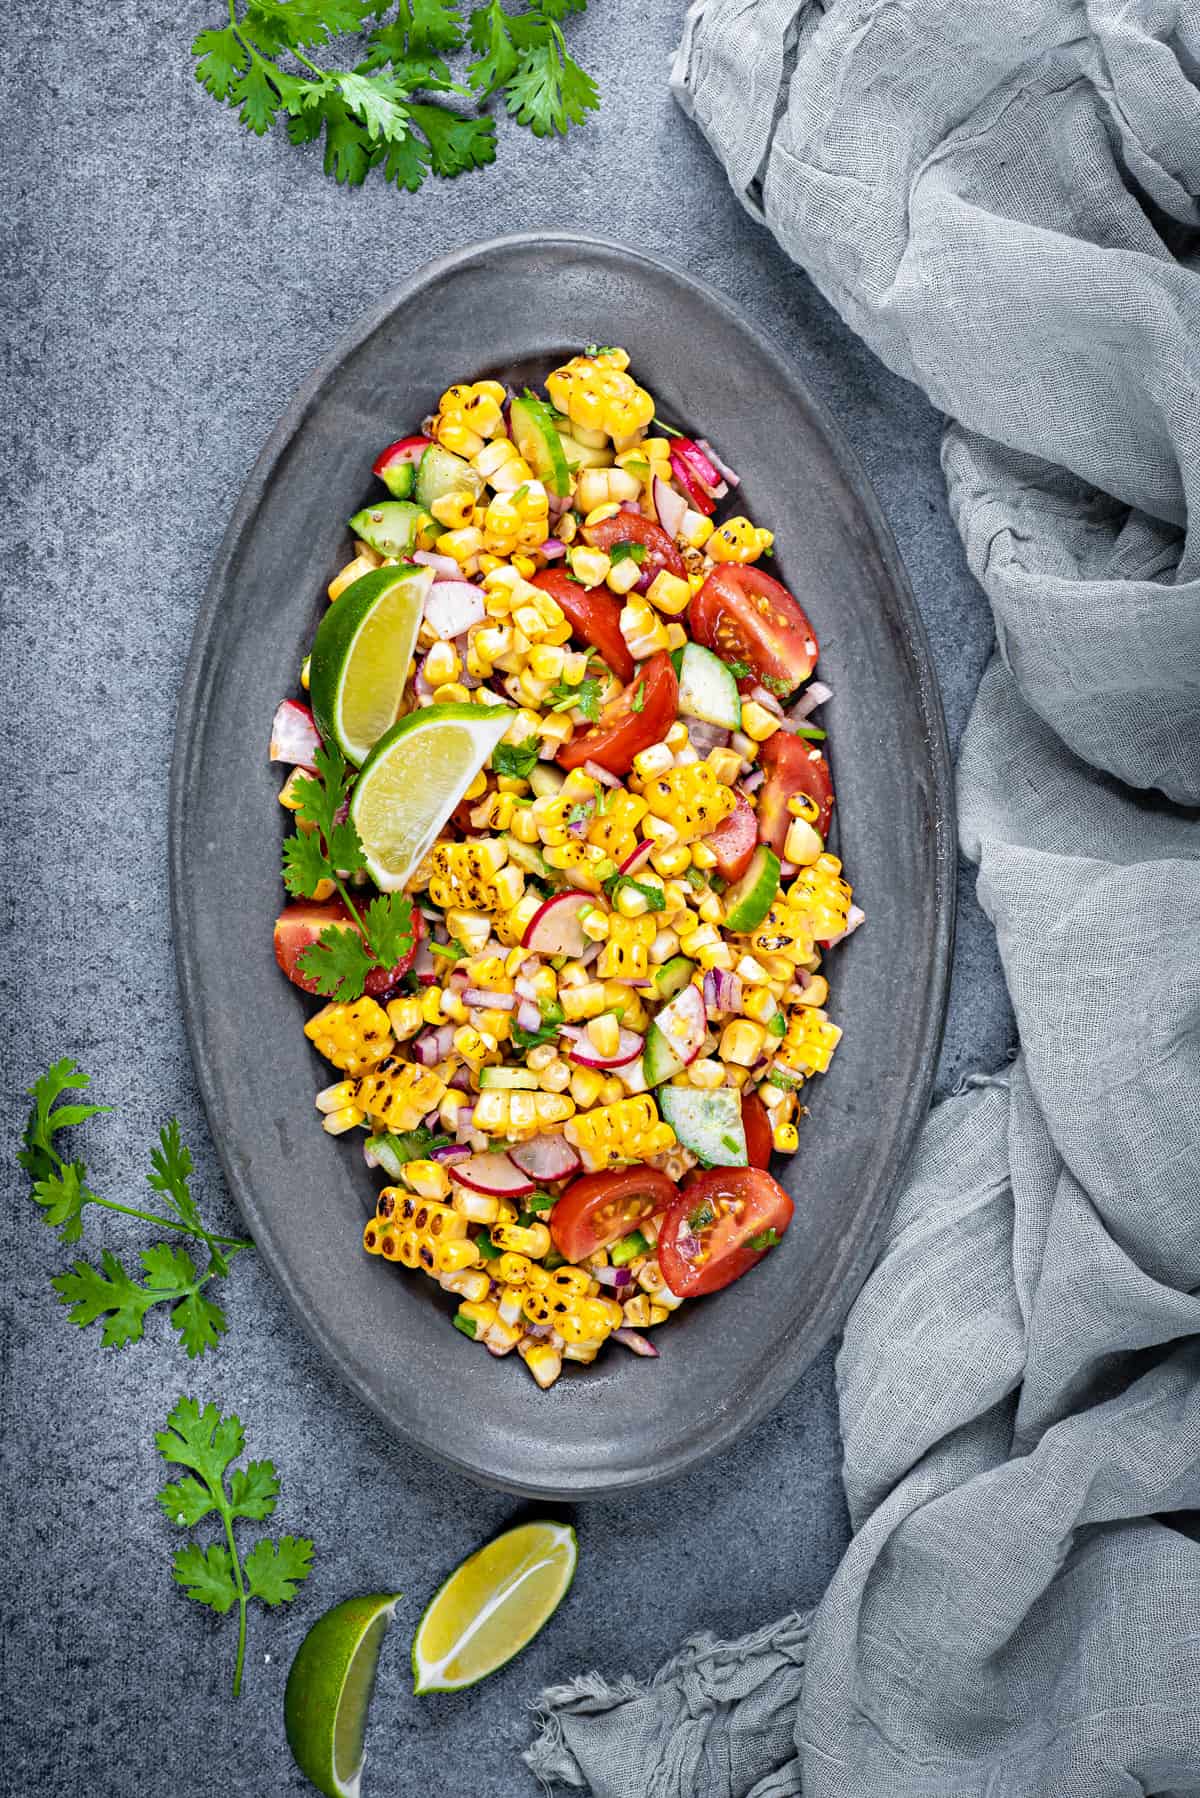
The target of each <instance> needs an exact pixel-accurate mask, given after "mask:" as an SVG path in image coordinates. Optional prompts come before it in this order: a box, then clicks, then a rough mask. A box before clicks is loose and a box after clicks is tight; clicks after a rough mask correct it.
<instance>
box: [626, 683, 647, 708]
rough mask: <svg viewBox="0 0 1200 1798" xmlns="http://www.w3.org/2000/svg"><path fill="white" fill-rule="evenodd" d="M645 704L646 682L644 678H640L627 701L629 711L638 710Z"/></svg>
mask: <svg viewBox="0 0 1200 1798" xmlns="http://www.w3.org/2000/svg"><path fill="white" fill-rule="evenodd" d="M645 705H646V683H645V681H644V680H640V681H639V682H638V684H637V686H636V687H635V688H634V689H633V696H632V698H631V699H630V701H629V709H630V711H631V712H640V711H643V710H644V709H645Z"/></svg>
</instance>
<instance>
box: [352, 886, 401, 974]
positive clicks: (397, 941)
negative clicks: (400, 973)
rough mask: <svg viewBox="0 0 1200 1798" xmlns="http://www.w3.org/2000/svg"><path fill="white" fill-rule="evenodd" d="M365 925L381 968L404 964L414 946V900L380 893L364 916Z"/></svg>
mask: <svg viewBox="0 0 1200 1798" xmlns="http://www.w3.org/2000/svg"><path fill="white" fill-rule="evenodd" d="M363 923H364V924H365V925H366V930H367V942H368V944H369V945H370V948H371V953H372V954H373V955H374V957H375V960H376V961H377V962H378V963H379V965H380V967H383V968H394V967H395V966H396V963H397V962H399V961H403V959H404V957H405V956H406V955H407V954H408V952H409V950H410V949H411V948H412V946H413V924H412V900H411V899H409V898H408V897H407V895H406V894H404V893H380V894H379V896H378V897H377V898H375V899H372V901H371V903H370V905H368V907H367V909H366V911H365V912H364V914H363ZM343 934H347V935H348V934H349V933H348V932H344V933H343Z"/></svg>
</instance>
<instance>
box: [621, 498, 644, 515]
mask: <svg viewBox="0 0 1200 1798" xmlns="http://www.w3.org/2000/svg"><path fill="white" fill-rule="evenodd" d="M621 510H622V512H632V513H634V514H635V516H636V517H638V518H640V517H641V515H642V508H641V507H640V506H639V505H638V503H637V501H636V500H635V499H623V500H622V501H621Z"/></svg>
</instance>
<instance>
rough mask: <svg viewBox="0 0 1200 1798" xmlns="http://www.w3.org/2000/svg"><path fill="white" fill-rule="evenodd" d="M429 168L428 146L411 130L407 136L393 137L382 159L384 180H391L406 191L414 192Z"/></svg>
mask: <svg viewBox="0 0 1200 1798" xmlns="http://www.w3.org/2000/svg"><path fill="white" fill-rule="evenodd" d="M428 168H429V146H428V144H427V143H426V142H425V140H424V138H421V137H418V136H417V134H416V133H415V132H411V133H410V134H409V136H408V137H402V138H394V139H393V140H392V142H391V143H390V144H389V145H388V152H387V155H386V156H385V157H384V160H383V173H384V179H385V180H386V181H393V182H394V183H395V184H396V186H397V187H402V188H403V189H404V190H405V192H406V193H410V194H415V193H416V191H417V189H418V188H419V187H420V185H421V183H422V182H423V181H424V179H425V175H426V171H427V170H428Z"/></svg>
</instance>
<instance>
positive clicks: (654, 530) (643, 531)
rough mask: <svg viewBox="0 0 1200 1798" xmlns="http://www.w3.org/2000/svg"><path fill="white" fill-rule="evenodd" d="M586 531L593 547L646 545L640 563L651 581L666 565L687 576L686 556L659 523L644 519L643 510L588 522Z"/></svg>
mask: <svg viewBox="0 0 1200 1798" xmlns="http://www.w3.org/2000/svg"><path fill="white" fill-rule="evenodd" d="M583 534H584V537H585V538H586V539H587V541H588V542H589V543H590V544H591V546H592V548H593V549H603V550H605V551H609V550H611V549H612V546H613V544H614V543H641V544H643V545H644V546H645V550H646V554H645V556H644V557H643V558H642V561H641V564H640V566H641V570H642V580H643V581H647V579H648V580H651V581H652V580H653V579H654V577H655V575H656V574H661V573H662V571H663V569H664V568H665V569H666V571H667V573H668V574H677V575H678V576H679V578H680V580H686V578H687V569H686V568H685V567H684V562H683V557H682V556H681V555H680V553H679V551H678V550H677V549H676V547H675V545H674V543H673V542H672V541H671V539H670V537H668V536H667V533H666V532H665V531H664V530H663V528H662V526H661V525H660V524H655V522H654V520H653V519H652V518H643V517H642V515H641V513H640V512H615V513H614V514H613V516H612V517H611V518H601V519H600V520H599V522H598V523H596V524H588V525H585V526H584V527H583Z"/></svg>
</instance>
